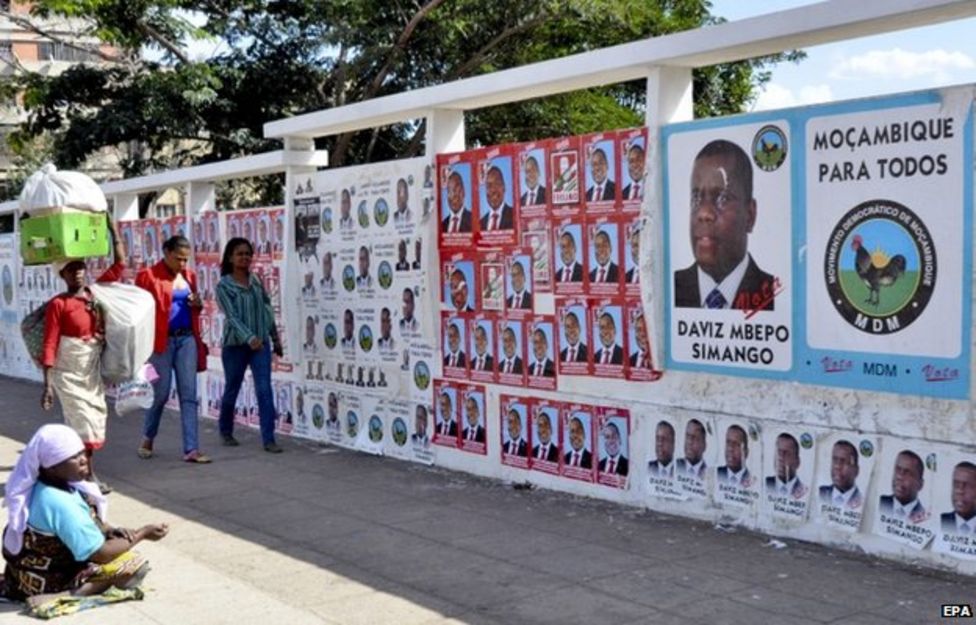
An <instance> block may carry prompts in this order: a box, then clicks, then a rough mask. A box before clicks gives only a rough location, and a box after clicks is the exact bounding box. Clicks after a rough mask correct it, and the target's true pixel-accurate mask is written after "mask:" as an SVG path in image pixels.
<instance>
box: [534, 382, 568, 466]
mask: <svg viewBox="0 0 976 625" xmlns="http://www.w3.org/2000/svg"><path fill="white" fill-rule="evenodd" d="M529 415H530V417H531V418H530V424H531V427H530V429H529V434H530V437H529V438H530V440H531V441H532V454H531V455H530V457H529V468H530V469H532V470H533V471H542V472H543V473H551V474H553V475H556V474H558V473H559V465H560V460H561V459H562V449H561V446H560V441H561V440H562V436H561V434H560V430H559V428H560V427H562V418H561V415H562V402H558V401H552V400H547V399H537V400H535V401H534V402H532V403H531V404H529Z"/></svg>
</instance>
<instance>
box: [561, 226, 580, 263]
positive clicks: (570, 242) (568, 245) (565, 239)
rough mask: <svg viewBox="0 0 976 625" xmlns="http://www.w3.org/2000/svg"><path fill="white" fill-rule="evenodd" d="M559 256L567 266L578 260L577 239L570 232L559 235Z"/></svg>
mask: <svg viewBox="0 0 976 625" xmlns="http://www.w3.org/2000/svg"><path fill="white" fill-rule="evenodd" d="M559 258H560V259H562V261H563V264H564V265H566V266H567V267H568V266H569V265H572V264H573V263H574V262H575V261H576V239H574V238H573V235H571V234H570V233H568V232H564V233H563V235H562V236H561V237H559Z"/></svg>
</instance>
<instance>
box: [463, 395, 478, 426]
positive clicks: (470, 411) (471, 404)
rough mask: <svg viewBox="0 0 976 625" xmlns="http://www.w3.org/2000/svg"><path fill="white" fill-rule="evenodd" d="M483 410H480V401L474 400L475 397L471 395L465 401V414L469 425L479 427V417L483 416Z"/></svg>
mask: <svg viewBox="0 0 976 625" xmlns="http://www.w3.org/2000/svg"><path fill="white" fill-rule="evenodd" d="M480 413H481V411H480V410H478V402H477V401H475V400H474V398H473V397H469V398H468V399H467V401H465V402H464V415H465V417H467V419H468V425H469V426H470V427H472V428H476V427H478V418H479V417H480V416H481V414H480Z"/></svg>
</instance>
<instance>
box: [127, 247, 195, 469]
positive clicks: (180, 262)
mask: <svg viewBox="0 0 976 625" xmlns="http://www.w3.org/2000/svg"><path fill="white" fill-rule="evenodd" d="M190 249H191V248H190V242H189V241H188V240H187V239H186V237H183V236H179V235H177V236H173V237H170V238H169V239H167V240H166V241H165V242H164V243H163V260H161V261H159V262H158V263H156V264H155V265H153V266H152V267H146V268H145V269H142V270H141V271H140V272H139V273H138V274H137V275H136V286H138V287H141V288H143V289H145V290H146V291H149V293H150V294H151V295H152V296H153V299H154V300H156V340H155V345H154V348H153V355H152V356H150V358H149V363H150V364H152V366H153V368H155V369H156V372H157V373H159V379H157V380H156V381H155V382H153V391H154V394H155V398H154V400H153V405H152V407H150V408H149V410H147V411H146V420H145V424H144V426H143V439H142V444H141V445H140V446H139V457H140V458H145V459H148V458H151V457H152V453H153V440H154V439H155V438H156V434H157V433H158V432H159V421H160V418H161V417H162V414H163V407H164V406H165V405H166V400H167V399H168V398H169V391H170V386H171V384H172V379H173V373H174V372H175V373H176V391H177V394H178V395H179V398H180V421H181V422H182V424H183V460H185V461H186V462H195V463H199V464H204V463H208V462H210V458H208V457H207V456H205V455H203V454H202V453H200V446H199V437H198V430H197V371H202V370H203V369H205V368H206V367H205V366H198V363H199V364H200V365H203V364H204V362H205V361H204V359H205V358H206V355H205V353H204V352H203V349H204V347H203V344H202V341H201V340H200V309H201V308H202V307H203V301H202V300H201V298H200V294H199V293H198V292H197V276H196V274H195V273H194V272H193V270H192V269H189V268H187V266H186V265H187V263H188V262H189V260H190Z"/></svg>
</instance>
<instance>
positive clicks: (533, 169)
mask: <svg viewBox="0 0 976 625" xmlns="http://www.w3.org/2000/svg"><path fill="white" fill-rule="evenodd" d="M525 185H526V186H527V187H528V188H530V189H534V188H536V187H537V186H539V164H538V163H537V162H535V159H534V158H531V157H530V158H529V159H527V160H526V161H525Z"/></svg>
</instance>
